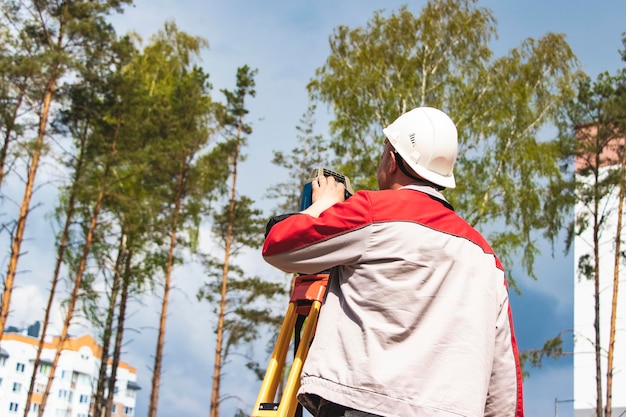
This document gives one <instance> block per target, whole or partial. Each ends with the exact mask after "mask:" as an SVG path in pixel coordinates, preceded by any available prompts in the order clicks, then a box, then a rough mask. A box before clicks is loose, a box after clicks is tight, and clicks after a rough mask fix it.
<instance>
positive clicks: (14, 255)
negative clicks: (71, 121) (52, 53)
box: [0, 70, 56, 340]
mask: <svg viewBox="0 0 626 417" xmlns="http://www.w3.org/2000/svg"><path fill="white" fill-rule="evenodd" d="M55 89H56V70H53V72H52V76H51V77H50V80H49V81H48V84H47V86H46V90H45V93H44V98H43V102H42V108H41V113H40V116H39V127H38V130H37V139H36V140H35V146H34V147H33V154H32V157H31V159H30V166H29V167H28V175H27V177H26V188H25V189H24V197H23V198H22V204H21V206H20V214H19V217H18V218H17V226H16V230H15V234H14V235H13V238H12V239H11V256H10V259H9V266H8V268H7V274H6V278H5V279H4V290H3V291H2V310H1V311H0V340H2V336H3V335H4V328H5V327H6V324H7V318H8V316H9V305H10V304H11V293H12V292H13V286H14V281H15V275H16V273H17V264H18V260H19V257H20V251H21V250H22V249H21V248H22V241H23V240H24V230H25V229H26V219H27V217H28V213H29V211H30V200H31V198H32V196H33V188H34V185H35V177H36V175H37V169H38V168H39V160H40V158H41V153H42V151H43V146H44V137H45V135H46V126H47V125H48V115H49V113H50V103H51V102H52V96H53V95H54V91H55Z"/></svg>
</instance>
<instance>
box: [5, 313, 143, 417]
mask: <svg viewBox="0 0 626 417" xmlns="http://www.w3.org/2000/svg"><path fill="white" fill-rule="evenodd" d="M38 330H39V329H38V326H37V325H34V326H30V327H29V328H28V329H25V330H20V329H15V328H8V329H7V330H6V331H5V333H4V336H3V338H2V342H1V343H0V416H2V417H5V416H6V417H13V416H15V417H17V416H23V415H24V407H25V406H26V399H27V395H28V389H29V386H30V383H31V378H32V376H33V366H34V361H35V356H36V354H37V347H38V345H39V337H38V333H39V331H38ZM58 342H59V340H58V338H52V339H51V340H49V341H46V343H45V344H44V349H43V351H42V355H41V359H40V364H39V369H38V371H37V374H36V375H37V376H36V379H35V386H34V390H33V396H32V399H31V406H30V411H29V413H28V415H29V416H37V413H38V411H39V407H40V404H41V401H42V397H43V393H44V391H45V387H46V384H47V383H48V378H49V375H50V370H51V365H52V362H53V360H54V356H55V353H56V347H57V346H58ZM101 352H102V348H101V347H100V346H99V345H98V343H97V342H96V341H95V340H94V339H93V337H91V336H90V335H83V336H80V337H71V338H69V339H68V340H66V342H65V344H64V346H63V349H62V353H61V356H60V358H59V363H58V366H57V368H56V371H55V376H54V380H53V383H52V389H51V391H50V393H49V395H48V398H47V400H46V406H45V410H44V417H91V411H92V406H93V394H94V393H95V390H96V383H97V378H98V372H99V369H100V357H101ZM109 367H110V365H109ZM109 370H110V369H109ZM139 389H140V387H139V385H137V371H136V369H135V368H133V367H131V366H130V365H128V364H127V363H124V362H121V363H120V364H119V366H118V369H117V378H116V383H115V393H114V397H113V398H114V399H113V402H114V407H113V414H112V415H113V416H116V417H132V416H134V414H135V403H136V395H137V391H138V390H139Z"/></svg>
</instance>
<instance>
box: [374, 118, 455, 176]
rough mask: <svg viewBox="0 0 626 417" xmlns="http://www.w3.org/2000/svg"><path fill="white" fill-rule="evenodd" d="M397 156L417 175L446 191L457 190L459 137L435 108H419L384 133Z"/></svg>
mask: <svg viewBox="0 0 626 417" xmlns="http://www.w3.org/2000/svg"><path fill="white" fill-rule="evenodd" d="M383 132H384V133H385V136H387V139H389V142H391V145H392V146H393V147H394V149H395V150H396V152H398V153H399V154H400V156H401V157H402V159H403V160H404V161H405V162H406V163H407V164H408V165H409V166H410V167H411V168H412V169H413V171H415V173H416V174H417V175H419V176H420V177H422V178H424V179H425V180H428V181H430V182H432V183H433V184H437V185H440V186H442V187H446V188H454V187H455V186H456V182H455V181H454V174H453V172H452V171H453V168H454V163H455V162H456V157H457V152H458V146H459V144H458V135H457V130H456V126H455V125H454V122H452V120H451V119H450V118H449V117H448V115H447V114H445V113H444V112H442V111H441V110H438V109H435V108H432V107H417V108H415V109H413V110H410V111H408V112H406V113H404V114H403V115H401V116H400V117H398V118H397V119H396V120H395V121H394V122H393V123H392V124H390V125H389V126H387V127H386V128H385V129H383Z"/></svg>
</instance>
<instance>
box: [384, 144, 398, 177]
mask: <svg viewBox="0 0 626 417" xmlns="http://www.w3.org/2000/svg"><path fill="white" fill-rule="evenodd" d="M389 154H390V155H389V156H390V158H389V167H387V171H388V172H389V173H390V174H393V173H394V172H396V171H397V170H398V161H396V153H395V152H394V151H393V150H390V151H389Z"/></svg>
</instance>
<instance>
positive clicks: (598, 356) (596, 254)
mask: <svg viewBox="0 0 626 417" xmlns="http://www.w3.org/2000/svg"><path fill="white" fill-rule="evenodd" d="M599 169H600V157H599V154H596V165H595V182H594V184H595V189H594V198H593V204H594V208H593V213H594V217H593V262H594V269H593V281H594V283H593V287H594V294H593V296H594V301H595V305H594V321H593V328H594V331H595V341H594V352H595V360H596V414H597V416H596V417H603V416H602V349H601V348H602V346H601V345H600V221H599V216H600V213H599V211H600V198H601V197H602V196H601V195H600V193H599V190H598V183H599V177H598V170H599Z"/></svg>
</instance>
